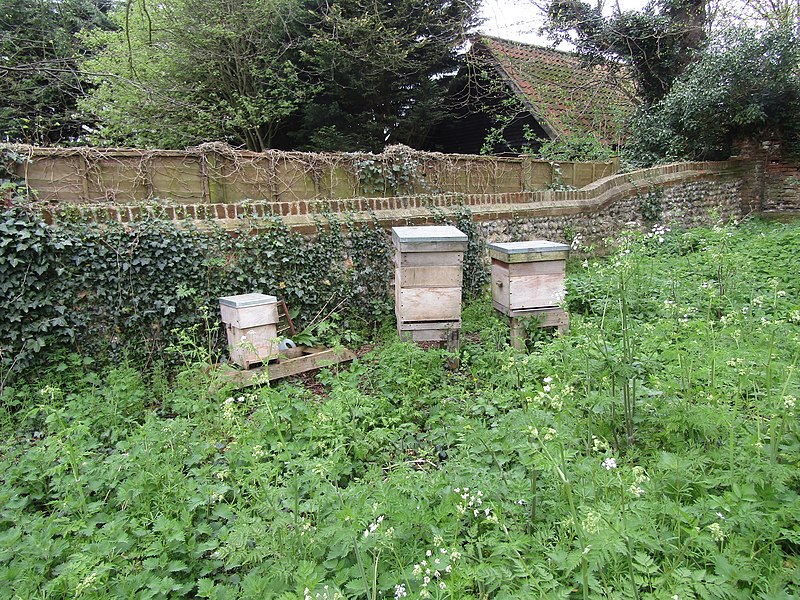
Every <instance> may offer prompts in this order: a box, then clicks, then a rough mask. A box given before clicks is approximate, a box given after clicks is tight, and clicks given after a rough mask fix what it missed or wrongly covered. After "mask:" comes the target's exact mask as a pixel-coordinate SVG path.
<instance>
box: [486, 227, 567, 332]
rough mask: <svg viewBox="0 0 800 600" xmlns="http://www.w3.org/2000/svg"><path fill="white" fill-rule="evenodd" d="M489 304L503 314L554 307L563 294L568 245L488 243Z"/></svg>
mask: <svg viewBox="0 0 800 600" xmlns="http://www.w3.org/2000/svg"><path fill="white" fill-rule="evenodd" d="M488 246H489V257H490V258H491V259H492V304H493V305H494V307H495V308H496V309H497V310H499V311H500V312H502V313H503V314H505V315H508V316H510V317H514V316H518V315H520V314H523V313H525V312H528V311H531V310H533V309H539V308H548V307H554V306H557V305H558V304H559V303H560V302H561V301H562V300H563V299H564V294H565V291H566V290H565V288H564V277H565V274H566V264H567V257H568V256H569V246H568V245H566V244H560V243H557V242H549V241H546V240H532V241H527V242H507V243H490V244H489V245H488Z"/></svg>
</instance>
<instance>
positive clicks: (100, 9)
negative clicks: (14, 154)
mask: <svg viewBox="0 0 800 600" xmlns="http://www.w3.org/2000/svg"><path fill="white" fill-rule="evenodd" d="M110 4H111V0H0V97H2V99H3V100H2V104H0V135H2V137H3V138H5V139H7V140H11V141H14V142H24V143H30V144H39V145H49V144H56V143H72V142H75V141H76V140H77V139H78V138H79V136H80V135H81V134H82V133H84V132H83V128H82V126H83V125H84V122H83V120H82V119H81V118H80V116H79V115H78V114H77V113H76V104H77V100H78V98H80V97H81V96H83V94H84V92H85V86H84V83H83V81H82V80H81V77H80V74H79V72H78V68H77V64H76V62H77V60H78V58H79V57H82V56H85V53H86V48H85V47H84V46H83V45H82V43H81V40H80V37H79V36H78V35H77V34H78V33H79V32H80V31H81V30H84V29H87V30H92V29H108V28H110V27H112V23H111V22H110V20H109V19H108V18H107V16H106V13H107V11H108V10H109V8H110Z"/></svg>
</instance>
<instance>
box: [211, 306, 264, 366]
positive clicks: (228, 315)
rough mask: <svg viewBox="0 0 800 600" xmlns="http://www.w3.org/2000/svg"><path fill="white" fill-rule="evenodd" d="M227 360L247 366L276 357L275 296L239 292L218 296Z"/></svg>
mask: <svg viewBox="0 0 800 600" xmlns="http://www.w3.org/2000/svg"><path fill="white" fill-rule="evenodd" d="M219 309H220V313H221V315H222V322H223V323H225V329H226V331H227V334H228V347H229V348H230V353H231V361H233V362H234V363H236V364H237V365H239V366H241V367H243V368H245V369H249V368H250V367H251V366H258V365H261V364H266V363H268V362H269V361H270V360H271V359H273V358H277V357H278V299H277V298H276V297H275V296H267V295H266V294H240V295H238V296H225V297H224V298H220V299H219Z"/></svg>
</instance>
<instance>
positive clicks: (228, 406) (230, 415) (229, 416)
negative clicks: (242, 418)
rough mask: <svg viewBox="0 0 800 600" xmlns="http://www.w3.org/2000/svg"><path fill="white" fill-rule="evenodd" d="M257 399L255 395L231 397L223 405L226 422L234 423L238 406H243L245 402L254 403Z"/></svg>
mask: <svg viewBox="0 0 800 600" xmlns="http://www.w3.org/2000/svg"><path fill="white" fill-rule="evenodd" d="M255 399H256V396H255V394H247V396H237V397H236V398H234V397H233V396H229V397H227V398H226V399H225V401H224V402H223V403H222V416H223V418H224V419H225V420H226V421H233V420H234V419H235V418H236V412H237V406H238V405H242V404H244V403H245V401H248V402H252V401H254V400H255Z"/></svg>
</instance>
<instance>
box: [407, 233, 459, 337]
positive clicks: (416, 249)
mask: <svg viewBox="0 0 800 600" xmlns="http://www.w3.org/2000/svg"><path fill="white" fill-rule="evenodd" d="M392 241H393V243H394V247H395V282H394V289H395V314H396V315H397V330H398V333H399V334H400V336H401V337H403V338H406V339H411V340H413V341H415V342H422V341H445V340H446V341H448V343H453V332H456V335H457V332H458V330H459V329H460V328H461V283H462V277H463V276H462V272H463V268H464V251H465V250H466V249H467V236H466V235H465V234H464V233H462V232H461V231H459V230H458V229H456V228H455V227H452V226H449V225H448V226H420V227H393V228H392ZM456 340H457V338H456Z"/></svg>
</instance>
